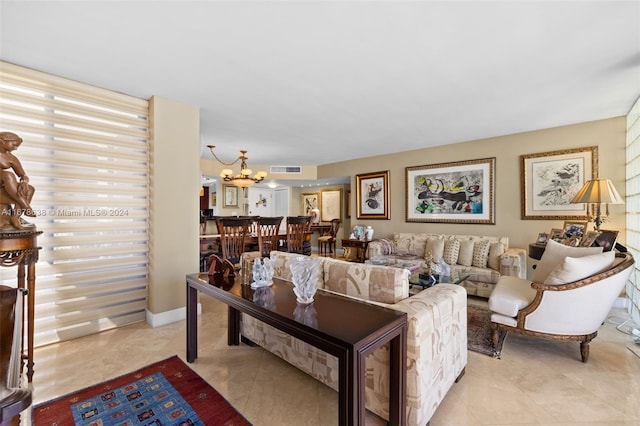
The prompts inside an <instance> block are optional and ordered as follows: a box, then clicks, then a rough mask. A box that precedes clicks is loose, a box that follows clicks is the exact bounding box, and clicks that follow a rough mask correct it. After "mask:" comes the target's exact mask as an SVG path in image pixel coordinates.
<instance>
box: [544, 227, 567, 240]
mask: <svg viewBox="0 0 640 426" xmlns="http://www.w3.org/2000/svg"><path fill="white" fill-rule="evenodd" d="M548 240H553V241H556V242H562V240H564V229H560V228H551V232H550V233H549V238H548Z"/></svg>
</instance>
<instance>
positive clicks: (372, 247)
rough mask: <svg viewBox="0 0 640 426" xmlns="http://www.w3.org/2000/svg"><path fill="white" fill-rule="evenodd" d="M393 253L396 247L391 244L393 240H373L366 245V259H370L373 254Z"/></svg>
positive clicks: (384, 254)
mask: <svg viewBox="0 0 640 426" xmlns="http://www.w3.org/2000/svg"><path fill="white" fill-rule="evenodd" d="M395 253H396V248H395V246H394V244H393V240H388V239H386V238H381V239H379V240H373V241H371V242H370V243H369V246H368V247H367V259H372V258H373V257H374V256H380V255H382V256H386V255H389V254H395Z"/></svg>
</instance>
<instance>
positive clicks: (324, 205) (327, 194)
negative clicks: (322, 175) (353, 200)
mask: <svg viewBox="0 0 640 426" xmlns="http://www.w3.org/2000/svg"><path fill="white" fill-rule="evenodd" d="M320 212H321V213H320V220H321V221H322V222H331V220H332V219H340V218H341V217H342V216H341V215H340V213H341V212H342V189H326V190H324V191H322V192H320Z"/></svg>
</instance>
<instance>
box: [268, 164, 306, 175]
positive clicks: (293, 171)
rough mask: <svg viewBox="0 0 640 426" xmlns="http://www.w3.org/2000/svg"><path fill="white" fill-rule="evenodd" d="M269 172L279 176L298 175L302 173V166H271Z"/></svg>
mask: <svg viewBox="0 0 640 426" xmlns="http://www.w3.org/2000/svg"><path fill="white" fill-rule="evenodd" d="M270 172H271V173H273V174H281V175H299V174H300V173H302V166H271V168H270Z"/></svg>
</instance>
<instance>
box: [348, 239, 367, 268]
mask: <svg viewBox="0 0 640 426" xmlns="http://www.w3.org/2000/svg"><path fill="white" fill-rule="evenodd" d="M371 241H373V240H367V239H364V240H354V239H351V238H343V239H342V248H345V247H349V248H353V249H356V262H360V263H363V262H364V260H365V258H366V257H367V247H369V243H370V242H371Z"/></svg>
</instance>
